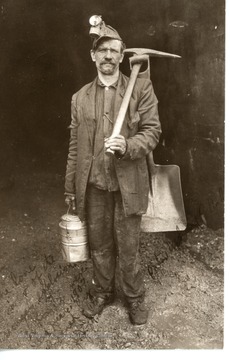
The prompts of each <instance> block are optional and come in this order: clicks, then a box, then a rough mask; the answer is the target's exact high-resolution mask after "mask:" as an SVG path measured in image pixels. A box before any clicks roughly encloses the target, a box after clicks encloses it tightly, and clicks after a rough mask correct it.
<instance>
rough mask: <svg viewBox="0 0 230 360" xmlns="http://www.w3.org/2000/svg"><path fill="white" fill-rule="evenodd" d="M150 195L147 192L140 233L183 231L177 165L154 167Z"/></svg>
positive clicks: (181, 200) (182, 206)
mask: <svg viewBox="0 0 230 360" xmlns="http://www.w3.org/2000/svg"><path fill="white" fill-rule="evenodd" d="M151 187H152V193H151V192H149V199H148V209H147V212H146V214H144V215H143V216H142V221H141V231H143V232H166V231H183V230H185V229H186V226H187V221H186V215H185V209H184V202H183V195H182V189H181V180H180V168H179V166H177V165H155V174H154V175H152V177H151Z"/></svg>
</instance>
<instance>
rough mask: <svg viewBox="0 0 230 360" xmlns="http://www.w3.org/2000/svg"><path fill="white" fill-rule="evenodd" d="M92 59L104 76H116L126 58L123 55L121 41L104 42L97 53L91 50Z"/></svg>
mask: <svg viewBox="0 0 230 360" xmlns="http://www.w3.org/2000/svg"><path fill="white" fill-rule="evenodd" d="M91 57H92V60H93V61H94V62H95V64H96V67H97V70H98V71H99V72H101V73H102V74H104V75H113V74H115V73H116V71H117V69H118V68H119V64H120V63H121V62H122V60H123V57H124V54H123V53H121V41H119V40H105V41H103V42H102V43H101V44H100V45H99V46H98V48H97V49H96V50H95V51H94V50H91Z"/></svg>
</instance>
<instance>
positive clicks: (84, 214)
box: [65, 19, 161, 325]
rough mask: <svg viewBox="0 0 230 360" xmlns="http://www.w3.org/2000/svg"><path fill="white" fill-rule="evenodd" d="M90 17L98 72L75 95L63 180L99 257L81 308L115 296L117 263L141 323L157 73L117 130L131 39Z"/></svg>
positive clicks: (156, 132) (143, 83)
mask: <svg viewBox="0 0 230 360" xmlns="http://www.w3.org/2000/svg"><path fill="white" fill-rule="evenodd" d="M99 20H100V19H99ZM91 25H93V26H92V28H91V32H92V33H93V32H94V33H95V34H94V35H95V37H94V41H93V46H92V50H91V58H92V61H93V62H94V63H95V65H96V69H97V77H96V78H95V79H94V80H93V82H91V83H89V84H87V85H85V86H84V87H83V88H81V89H80V90H79V91H78V92H77V93H76V94H74V95H73V97H72V104H71V113H72V122H71V125H70V129H71V134H70V143H69V154H68V159H67V169H66V180H65V202H66V203H67V204H68V205H70V204H72V206H73V208H75V211H76V214H77V215H78V216H79V218H80V219H81V221H83V220H86V223H87V233H88V241H89V246H90V255H91V259H92V264H93V279H92V286H91V288H90V289H89V298H88V300H87V301H86V302H85V304H84V306H83V314H84V315H85V316H86V317H88V318H93V317H94V316H95V315H97V314H100V313H101V312H102V310H103V309H104V307H105V306H106V305H108V304H111V303H112V302H113V300H114V296H115V267H116V265H117V266H118V269H119V281H120V286H121V289H122V291H123V295H124V298H125V300H126V304H127V308H128V312H129V317H130V321H131V322H132V324H135V325H141V324H145V323H146V322H147V318H148V309H147V308H146V305H145V302H144V297H145V289H144V282H143V276H142V272H141V267H140V255H139V234H140V224H141V216H142V214H144V213H145V212H146V210H147V205H148V192H149V175H148V167H147V162H146V155H147V154H148V153H149V152H151V151H152V150H153V149H154V148H155V147H156V146H157V144H158V141H159V137H160V133H161V126H160V122H159V118H158V108H157V98H156V96H155V94H154V90H153V87H152V83H151V81H150V80H148V79H141V78H138V79H137V81H136V83H135V87H134V90H133V93H132V97H131V99H130V103H129V107H128V110H127V113H126V116H125V120H124V124H123V126H122V130H121V133H120V135H118V136H115V137H112V136H111V134H112V130H113V126H114V123H115V120H116V117H117V114H118V112H119V109H120V106H121V103H122V99H123V96H124V93H125V91H126V87H127V84H128V81H129V79H128V77H126V76H125V75H124V74H122V73H121V72H120V70H119V65H120V63H121V62H122V60H123V57H124V53H123V51H124V49H125V44H124V43H123V41H122V39H121V37H120V35H119V34H118V32H117V31H116V30H115V29H113V28H112V27H110V26H108V25H106V24H105V23H104V22H103V21H102V19H101V21H99V24H98V23H97V21H95V24H91ZM108 149H110V150H113V151H114V155H111V153H109V152H107V151H108Z"/></svg>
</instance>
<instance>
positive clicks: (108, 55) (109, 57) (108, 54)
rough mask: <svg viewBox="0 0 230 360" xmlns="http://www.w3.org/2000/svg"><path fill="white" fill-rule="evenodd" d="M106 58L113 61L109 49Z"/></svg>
mask: <svg viewBox="0 0 230 360" xmlns="http://www.w3.org/2000/svg"><path fill="white" fill-rule="evenodd" d="M105 57H106V59H111V57H112V53H111V51H110V50H109V49H108V50H107V51H106V54H105Z"/></svg>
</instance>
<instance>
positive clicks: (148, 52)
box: [124, 48, 181, 58]
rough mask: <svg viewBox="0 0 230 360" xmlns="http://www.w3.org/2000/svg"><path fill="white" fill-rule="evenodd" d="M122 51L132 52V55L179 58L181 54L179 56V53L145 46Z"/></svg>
mask: <svg viewBox="0 0 230 360" xmlns="http://www.w3.org/2000/svg"><path fill="white" fill-rule="evenodd" d="M124 53H128V54H133V55H148V56H154V57H169V58H181V56H179V55H175V54H170V53H166V52H163V51H158V50H153V49H145V48H130V49H125V50H124Z"/></svg>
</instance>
